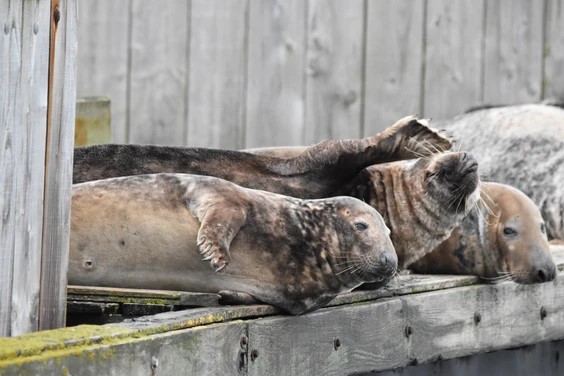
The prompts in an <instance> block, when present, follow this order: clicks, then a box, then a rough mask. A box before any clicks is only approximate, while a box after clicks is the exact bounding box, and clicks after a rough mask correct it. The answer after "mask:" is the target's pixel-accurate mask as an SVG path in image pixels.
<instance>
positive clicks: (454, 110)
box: [423, 0, 485, 119]
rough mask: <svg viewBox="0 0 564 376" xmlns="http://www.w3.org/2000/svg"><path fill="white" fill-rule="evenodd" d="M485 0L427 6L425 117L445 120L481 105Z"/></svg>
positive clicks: (436, 0) (439, 0)
mask: <svg viewBox="0 0 564 376" xmlns="http://www.w3.org/2000/svg"><path fill="white" fill-rule="evenodd" d="M484 6H485V5H484V1H483V0H478V1H476V0H462V1H449V0H431V1H429V2H428V3H427V19H426V28H427V30H426V36H427V37H426V39H425V74H424V77H425V82H424V88H425V92H424V95H423V98H424V105H423V115H424V116H426V117H432V118H439V119H444V118H448V117H451V116H454V115H457V114H459V113H462V112H464V111H465V110H466V109H468V108H469V107H471V106H473V105H477V104H479V103H481V95H482V59H483V56H482V53H483V50H482V43H483V38H484V35H483V25H484Z"/></svg>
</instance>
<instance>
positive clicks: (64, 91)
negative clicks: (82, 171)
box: [39, 0, 78, 330]
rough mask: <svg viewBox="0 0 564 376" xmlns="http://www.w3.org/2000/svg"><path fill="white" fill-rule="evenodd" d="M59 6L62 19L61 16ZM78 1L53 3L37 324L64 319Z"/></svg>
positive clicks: (54, 325) (55, 323) (58, 323)
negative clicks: (58, 16) (58, 17)
mask: <svg viewBox="0 0 564 376" xmlns="http://www.w3.org/2000/svg"><path fill="white" fill-rule="evenodd" d="M57 11H58V12H59V14H60V20H59V21H58V22H56V21H54V20H56V19H57V15H56V13H57ZM77 16H78V9H77V2H76V0H61V1H54V2H53V3H52V9H51V20H52V23H51V42H50V43H51V54H52V55H51V63H52V68H51V74H52V76H51V77H50V80H49V81H50V82H49V107H48V113H47V116H48V120H47V143H46V153H45V196H44V200H43V202H44V204H43V205H44V211H43V244H42V258H41V292H40V303H39V307H40V312H39V329H40V330H44V329H53V328H60V327H62V326H64V324H65V309H66V291H67V288H66V287H67V267H68V249H69V236H70V200H71V186H72V160H73V142H74V120H75V103H76V54H77Z"/></svg>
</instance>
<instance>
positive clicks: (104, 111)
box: [74, 97, 112, 147]
mask: <svg viewBox="0 0 564 376" xmlns="http://www.w3.org/2000/svg"><path fill="white" fill-rule="evenodd" d="M111 141H112V129H111V102H110V98H108V97H84V98H78V99H77V100H76V118H75V123H74V146H75V147H77V146H86V145H95V144H107V143H110V142H111Z"/></svg>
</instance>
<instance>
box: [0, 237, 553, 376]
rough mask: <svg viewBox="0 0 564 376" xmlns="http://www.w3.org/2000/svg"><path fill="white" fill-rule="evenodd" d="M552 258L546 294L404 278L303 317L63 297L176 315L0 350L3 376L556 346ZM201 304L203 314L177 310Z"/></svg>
mask: <svg viewBox="0 0 564 376" xmlns="http://www.w3.org/2000/svg"><path fill="white" fill-rule="evenodd" d="M552 249H553V254H554V257H555V259H556V261H557V264H558V265H559V270H561V272H560V273H559V275H558V277H557V279H556V280H555V281H554V282H551V283H545V284H538V285H517V284H514V283H512V282H504V283H500V284H495V285H485V284H480V283H479V282H478V280H477V279H476V278H475V277H469V276H421V275H407V276H402V277H401V278H400V281H398V282H397V283H396V285H395V286H393V287H390V288H387V289H382V290H368V291H356V292H352V293H349V294H344V295H342V296H340V297H338V298H337V299H335V300H334V301H333V302H331V304H330V306H329V307H326V308H323V309H320V310H318V311H315V312H312V313H310V314H307V315H303V316H287V315H281V314H280V313H279V312H277V310H276V309H274V308H273V307H271V306H268V305H254V306H217V303H218V301H217V296H215V295H214V294H187V293H179V292H162V291H153V292H147V291H142V290H120V291H118V290H114V289H103V288H96V289H92V288H78V287H70V288H69V301H70V302H71V303H69V310H71V307H72V304H76V302H83V303H84V302H90V303H103V304H106V305H107V307H108V309H109V310H116V312H117V310H120V309H121V310H123V309H124V306H127V304H132V305H138V306H142V305H143V304H145V303H148V304H150V305H153V306H155V305H162V306H165V307H169V308H170V307H172V309H173V310H171V311H170V312H163V313H159V314H156V315H151V316H142V317H136V318H130V319H125V320H124V321H123V322H120V323H113V324H107V325H80V326H76V327H69V328H65V329H59V330H54V331H45V332H40V333H34V334H29V335H24V336H20V337H14V338H6V339H0V374H1V375H16V374H21V373H23V372H24V371H25V372H29V373H30V374H34V373H42V374H45V373H53V374H59V373H60V374H66V373H67V372H68V374H107V375H122V374H150V373H151V372H153V374H176V373H177V372H178V371H179V370H182V371H183V372H184V373H186V374H198V375H208V374H209V375H218V374H242V375H269V374H276V375H284V374H292V375H308V374H324V375H342V374H362V373H367V372H372V371H379V370H389V369H394V368H401V367H406V366H408V365H413V364H420V363H429V362H434V361H437V360H446V359H453V358H459V357H463V356H469V355H473V354H480V353H486V352H491V351H497V350H503V349H508V348H515V347H521V346H527V345H534V344H538V343H541V342H545V341H555V340H561V339H564V289H563V288H562V286H563V285H564V272H562V268H563V267H564V247H553V248H552ZM116 291H117V292H116ZM73 302H74V303H73ZM196 305H200V306H206V307H200V308H193V309H184V310H177V311H175V310H174V309H178V308H180V307H183V306H184V307H185V306H196ZM122 313H123V312H122ZM122 318H123V317H122Z"/></svg>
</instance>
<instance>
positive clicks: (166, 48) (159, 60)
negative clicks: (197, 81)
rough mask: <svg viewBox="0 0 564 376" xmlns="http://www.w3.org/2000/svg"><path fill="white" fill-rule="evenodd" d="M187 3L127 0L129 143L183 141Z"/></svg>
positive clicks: (172, 142)
mask: <svg viewBox="0 0 564 376" xmlns="http://www.w3.org/2000/svg"><path fill="white" fill-rule="evenodd" d="M188 27H189V2H187V1H185V0H169V1H159V2H151V3H147V2H146V1H144V0H132V16H131V45H130V48H131V67H130V70H131V71H130V76H131V81H130V87H129V98H130V99H129V106H128V111H129V113H128V118H129V136H128V139H127V141H128V142H131V143H140V144H144V143H151V144H171V145H172V144H175V145H181V144H183V143H184V140H185V138H186V136H185V131H186V130H185V123H186V115H187V113H186V102H187V101H186V93H187V64H188V62H187V52H188V50H187V43H188Z"/></svg>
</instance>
